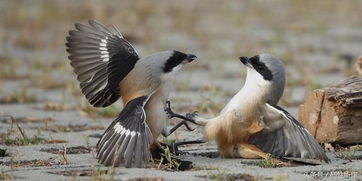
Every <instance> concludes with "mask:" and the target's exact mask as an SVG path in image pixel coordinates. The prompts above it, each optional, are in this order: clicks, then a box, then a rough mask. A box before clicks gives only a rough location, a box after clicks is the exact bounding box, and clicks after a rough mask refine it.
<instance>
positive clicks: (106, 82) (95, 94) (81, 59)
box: [66, 20, 139, 107]
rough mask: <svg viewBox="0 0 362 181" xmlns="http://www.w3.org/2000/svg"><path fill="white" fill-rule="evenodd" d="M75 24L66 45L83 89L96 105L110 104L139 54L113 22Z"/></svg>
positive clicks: (115, 99)
mask: <svg viewBox="0 0 362 181" xmlns="http://www.w3.org/2000/svg"><path fill="white" fill-rule="evenodd" d="M75 28H76V30H70V31H69V36H67V38H66V40H67V43H66V46H67V52H68V53H69V54H70V55H69V56H68V58H69V59H70V61H71V62H70V64H71V65H72V67H73V68H74V72H75V73H76V74H77V79H78V81H79V82H80V88H81V90H82V93H83V94H84V95H85V96H86V98H87V100H88V101H89V103H90V104H92V105H93V106H95V107H106V106H109V105H111V104H112V103H114V102H115V101H117V100H118V99H119V97H120V95H119V92H120V90H119V89H120V88H119V84H120V82H121V81H122V80H123V78H124V77H125V76H126V75H127V74H128V73H129V72H130V71H131V70H132V69H133V67H134V65H135V64H136V62H137V60H139V56H138V54H137V52H136V50H135V49H134V48H133V47H132V45H131V44H130V43H129V42H128V41H127V40H125V39H124V38H123V37H122V35H121V33H120V32H119V31H118V30H117V29H116V28H115V27H114V26H111V27H110V28H109V29H108V28H106V27H105V26H103V25H101V24H100V23H98V22H96V21H94V20H89V26H88V25H83V24H79V23H76V24H75Z"/></svg>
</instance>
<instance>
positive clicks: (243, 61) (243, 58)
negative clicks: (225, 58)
mask: <svg viewBox="0 0 362 181" xmlns="http://www.w3.org/2000/svg"><path fill="white" fill-rule="evenodd" d="M239 59H240V61H241V62H242V63H243V64H244V65H245V66H246V67H249V68H252V66H251V64H250V61H249V58H248V57H244V56H243V57H240V58H239Z"/></svg>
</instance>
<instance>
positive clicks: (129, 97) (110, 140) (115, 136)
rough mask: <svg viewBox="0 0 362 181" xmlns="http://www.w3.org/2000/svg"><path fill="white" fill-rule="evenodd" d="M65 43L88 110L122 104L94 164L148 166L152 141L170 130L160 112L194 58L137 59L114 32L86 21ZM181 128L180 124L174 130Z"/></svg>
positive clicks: (166, 54)
mask: <svg viewBox="0 0 362 181" xmlns="http://www.w3.org/2000/svg"><path fill="white" fill-rule="evenodd" d="M75 28H76V30H71V31H69V36H68V37H67V38H66V40H67V43H66V46H67V52H68V53H69V54H70V55H69V57H68V58H69V59H70V64H71V66H72V67H73V68H74V72H75V74H76V75H77V79H78V81H79V82H80V88H81V90H82V93H83V94H84V95H85V97H86V98H87V100H88V101H89V103H90V104H92V105H93V106H95V107H107V106H109V105H111V104H113V103H114V102H115V101H117V100H118V99H119V98H122V101H123V104H124V108H123V110H122V111H121V112H120V114H119V116H118V118H117V119H115V120H114V121H113V122H112V123H111V125H110V126H109V127H108V128H107V130H106V131H105V132H104V133H103V135H102V137H101V139H100V140H99V142H98V143H97V158H98V159H99V162H100V163H102V164H104V165H114V166H119V165H120V164H121V163H123V162H124V164H125V166H126V167H130V166H131V164H132V162H135V163H136V165H137V167H141V166H142V165H143V163H147V162H148V161H149V159H150V150H151V151H152V150H155V149H157V148H159V147H160V144H159V143H158V142H157V138H158V136H159V135H160V134H163V135H164V136H168V135H169V134H171V133H172V132H173V131H174V130H175V129H177V128H176V127H174V128H172V129H170V127H169V126H168V119H169V118H168V117H167V115H166V113H165V111H164V109H165V107H166V101H167V99H168V95H169V92H170V87H172V86H171V85H172V81H173V79H172V78H173V77H174V73H175V72H177V71H178V70H179V69H180V68H181V67H182V66H183V65H184V64H186V63H189V62H191V61H193V60H194V59H195V58H196V56H195V55H192V54H185V53H182V52H179V51H164V52H159V53H155V54H152V55H150V56H147V57H144V58H140V57H139V56H138V54H137V52H136V50H135V49H134V48H133V47H132V45H131V44H130V43H129V42H128V41H127V40H126V39H124V37H123V36H122V35H121V33H120V32H119V31H118V30H117V29H116V28H115V27H114V26H112V25H111V26H110V27H109V28H107V27H105V26H103V25H101V24H100V23H98V22H96V21H94V20H89V25H83V24H79V23H76V24H75ZM181 125H185V123H184V122H183V123H181V124H178V125H177V126H178V127H179V126H181Z"/></svg>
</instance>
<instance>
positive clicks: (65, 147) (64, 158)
mask: <svg viewBox="0 0 362 181" xmlns="http://www.w3.org/2000/svg"><path fill="white" fill-rule="evenodd" d="M63 148H64V152H63V154H62V156H63V160H64V163H65V164H66V165H68V163H69V162H68V158H67V146H64V147H63Z"/></svg>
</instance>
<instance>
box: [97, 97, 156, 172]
mask: <svg viewBox="0 0 362 181" xmlns="http://www.w3.org/2000/svg"><path fill="white" fill-rule="evenodd" d="M145 101H147V96H143V97H138V98H136V99H133V100H132V101H130V102H129V103H127V105H126V106H125V108H124V109H123V110H122V112H121V113H120V114H119V116H118V118H117V119H116V120H114V121H113V122H112V124H111V125H110V126H109V127H108V128H107V130H106V131H105V132H104V133H103V135H102V138H101V139H100V140H99V141H98V143H97V158H98V160H99V162H100V163H102V164H104V165H106V166H111V165H113V166H119V165H120V164H121V163H122V162H124V164H125V166H126V167H130V166H131V164H132V161H134V162H135V163H136V166H137V167H141V166H142V162H144V163H147V162H148V161H149V159H150V151H149V145H150V144H152V143H153V137H152V133H151V131H150V129H149V127H148V126H147V123H146V122H145V120H146V114H145V111H144V109H143V106H144V103H145Z"/></svg>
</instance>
